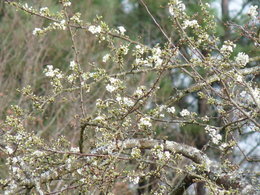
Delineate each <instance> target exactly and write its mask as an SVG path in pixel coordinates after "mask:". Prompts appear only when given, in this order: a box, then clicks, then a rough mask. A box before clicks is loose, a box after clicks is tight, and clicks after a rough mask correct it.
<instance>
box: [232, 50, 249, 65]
mask: <svg viewBox="0 0 260 195" xmlns="http://www.w3.org/2000/svg"><path fill="white" fill-rule="evenodd" d="M235 61H236V63H238V64H239V65H241V66H245V65H246V64H247V63H248V62H249V56H248V55H247V54H245V53H243V52H239V53H238V54H237V57H236V58H235Z"/></svg>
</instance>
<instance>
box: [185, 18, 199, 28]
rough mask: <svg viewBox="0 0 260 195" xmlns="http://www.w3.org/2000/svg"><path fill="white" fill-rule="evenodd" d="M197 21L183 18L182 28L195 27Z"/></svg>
mask: <svg viewBox="0 0 260 195" xmlns="http://www.w3.org/2000/svg"><path fill="white" fill-rule="evenodd" d="M198 26H199V24H198V21H197V20H185V21H184V22H183V29H186V28H187V27H191V28H195V27H198Z"/></svg>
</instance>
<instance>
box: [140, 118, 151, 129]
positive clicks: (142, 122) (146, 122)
mask: <svg viewBox="0 0 260 195" xmlns="http://www.w3.org/2000/svg"><path fill="white" fill-rule="evenodd" d="M138 125H139V128H142V127H151V126H152V123H151V118H150V117H143V118H141V119H140V122H139V124H138Z"/></svg>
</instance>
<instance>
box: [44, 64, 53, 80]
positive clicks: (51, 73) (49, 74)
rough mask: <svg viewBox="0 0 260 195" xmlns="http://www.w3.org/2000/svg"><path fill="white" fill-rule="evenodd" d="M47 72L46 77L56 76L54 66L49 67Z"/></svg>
mask: <svg viewBox="0 0 260 195" xmlns="http://www.w3.org/2000/svg"><path fill="white" fill-rule="evenodd" d="M45 70H46V72H45V76H47V77H54V76H55V72H54V70H53V66H52V65H47V68H46V69H45Z"/></svg>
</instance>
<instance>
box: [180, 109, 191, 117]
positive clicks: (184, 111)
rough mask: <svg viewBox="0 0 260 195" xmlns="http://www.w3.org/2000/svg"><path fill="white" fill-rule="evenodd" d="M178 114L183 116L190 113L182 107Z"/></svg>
mask: <svg viewBox="0 0 260 195" xmlns="http://www.w3.org/2000/svg"><path fill="white" fill-rule="evenodd" d="M180 115H181V116H182V117H185V116H190V115H191V113H190V111H188V110H187V109H183V110H182V111H181V112H180Z"/></svg>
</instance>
